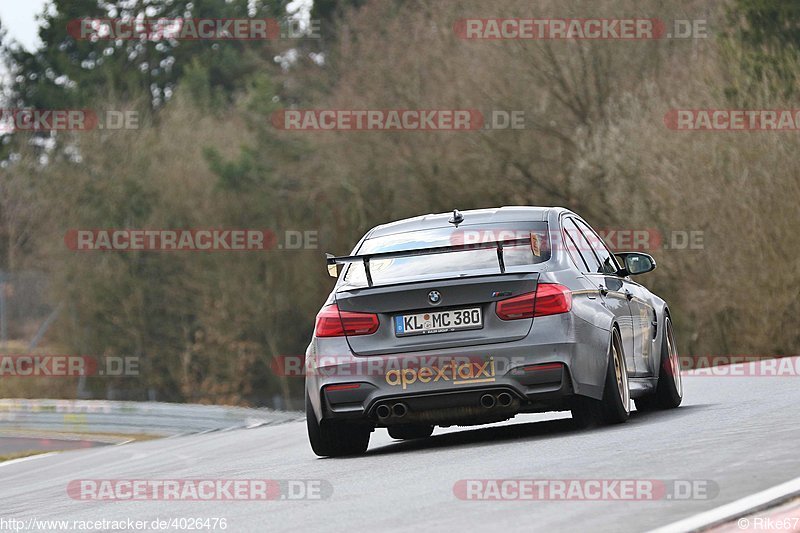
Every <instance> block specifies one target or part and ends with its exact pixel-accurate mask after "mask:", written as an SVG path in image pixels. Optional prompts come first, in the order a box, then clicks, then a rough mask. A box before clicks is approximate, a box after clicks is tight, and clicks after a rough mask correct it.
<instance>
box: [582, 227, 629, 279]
mask: <svg viewBox="0 0 800 533" xmlns="http://www.w3.org/2000/svg"><path fill="white" fill-rule="evenodd" d="M575 222H576V224H578V227H579V228H580V230H581V232H582V233H583V235H584V237H585V238H586V240H588V241H589V244H591V246H592V250H594V252H595V254H597V258H598V259H599V260H600V263H601V264H602V269H601V270H600V271H601V272H602V273H603V274H615V273H616V272H617V271H618V270H619V266H618V265H617V261H616V260H615V259H614V254H612V253H611V252H610V251H609V250H608V248H607V247H606V244H605V243H604V242H603V239H601V238H600V236H599V235H597V232H595V231H594V230H593V229H592V228H590V227H589V225H588V224H586V223H585V222H584V221H583V220H576V221H575Z"/></svg>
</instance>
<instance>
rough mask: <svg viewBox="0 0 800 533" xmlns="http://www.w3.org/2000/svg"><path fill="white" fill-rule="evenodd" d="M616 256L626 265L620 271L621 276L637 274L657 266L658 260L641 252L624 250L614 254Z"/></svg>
mask: <svg viewBox="0 0 800 533" xmlns="http://www.w3.org/2000/svg"><path fill="white" fill-rule="evenodd" d="M614 257H616V258H617V260H618V261H619V262H620V264H622V265H624V266H623V267H622V271H621V272H619V274H620V275H621V276H636V275H637V274H644V273H645V272H650V271H651V270H655V268H656V260H655V259H653V257H652V256H651V255H648V254H643V253H641V252H623V253H619V254H614Z"/></svg>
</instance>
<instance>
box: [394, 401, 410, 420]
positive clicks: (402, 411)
mask: <svg viewBox="0 0 800 533" xmlns="http://www.w3.org/2000/svg"><path fill="white" fill-rule="evenodd" d="M406 413H408V407H406V404H404V403H396V404H394V405H393V406H392V414H393V415H394V416H396V417H397V418H403V417H404V416H406Z"/></svg>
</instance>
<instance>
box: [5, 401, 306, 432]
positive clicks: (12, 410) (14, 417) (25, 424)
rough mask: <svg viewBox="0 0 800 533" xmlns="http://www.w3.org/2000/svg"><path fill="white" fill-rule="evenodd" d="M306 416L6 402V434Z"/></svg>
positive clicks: (168, 428)
mask: <svg viewBox="0 0 800 533" xmlns="http://www.w3.org/2000/svg"><path fill="white" fill-rule="evenodd" d="M302 418H303V414H302V413H300V412H292V411H275V410H273V409H250V408H245V407H227V406H219V405H196V404H174V403H160V402H119V401H106V400H25V399H0V431H2V430H27V431H53V432H65V433H113V434H122V435H134V434H140V435H158V436H173V435H181V434H186V433H199V432H203V431H214V430H222V429H231V428H242V427H256V426H262V425H272V424H281V423H284V422H291V421H294V420H302Z"/></svg>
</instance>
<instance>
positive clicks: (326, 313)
mask: <svg viewBox="0 0 800 533" xmlns="http://www.w3.org/2000/svg"><path fill="white" fill-rule="evenodd" d="M327 264H328V270H329V273H330V274H331V275H332V276H335V277H337V281H336V284H335V286H334V288H333V290H332V291H331V294H330V296H329V297H328V299H327V300H326V301H325V304H324V305H323V306H322V308H321V309H320V311H319V313H318V315H317V318H316V324H315V330H314V335H313V338H312V339H311V342H310V344H309V346H308V349H307V351H306V415H307V424H308V435H309V440H310V443H311V447H312V449H313V450H314V452H315V453H316V454H317V455H320V456H339V455H353V454H359V453H363V452H364V451H366V449H367V446H368V444H369V437H370V434H371V432H372V431H373V430H374V429H375V428H378V427H385V428H387V429H388V431H389V434H390V435H391V436H392V437H394V438H396V439H416V438H426V437H428V436H430V435H431V434H432V432H433V429H434V427H435V426H452V425H457V426H462V425H475V424H486V423H491V422H498V421H502V420H506V419H509V418H512V417H514V416H515V415H516V414H518V413H530V412H546V411H571V413H572V417H573V419H574V420H575V422H576V423H577V424H578V425H579V426H581V427H588V426H592V425H595V424H601V423H606V424H613V423H621V422H624V421H626V420H627V419H628V416H629V414H630V405H631V401H634V402H635V403H636V408H637V409H638V410H640V411H641V410H650V409H669V408H674V407H677V406H678V405H680V403H681V400H682V395H683V390H682V386H681V377H680V368H679V363H678V355H677V350H676V346H675V339H674V335H673V329H672V323H671V318H670V310H669V307H668V305H667V303H666V302H665V301H664V300H663V299H661V298H659V297H658V296H656V295H655V294H653V293H652V292H650V291H649V290H648V289H647V288H646V287H644V286H643V285H641V284H639V283H637V282H636V281H634V280H633V278H634V277H635V276H637V275H640V274H644V273H646V272H649V271H651V270H653V269H654V268H655V267H656V263H655V260H654V259H653V258H652V257H651V256H649V255H648V254H645V253H640V252H627V253H616V254H614V253H612V252H611V251H610V250H609V248H608V247H607V246H606V245H605V244H604V242H603V240H602V239H601V238H600V236H599V235H598V233H597V232H596V231H595V230H593V229H592V227H591V226H589V224H588V223H587V222H585V221H584V220H583V219H582V218H581V217H580V216H578V215H577V214H575V213H573V212H571V211H569V210H567V209H564V208H557V207H501V208H496V209H480V210H472V211H463V212H460V211H458V210H454V211H453V212H452V213H444V214H431V215H424V216H419V217H415V218H410V219H406V220H400V221H397V222H392V223H389V224H384V225H381V226H377V227H375V228H373V229H371V230H370V231H368V232H367V233H366V235H364V236H363V237H362V238H361V240H360V241H359V242H358V243H357V244H356V246H355V248H354V249H353V251H352V252H351V254H350V255H348V256H333V255H328V257H327Z"/></svg>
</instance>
